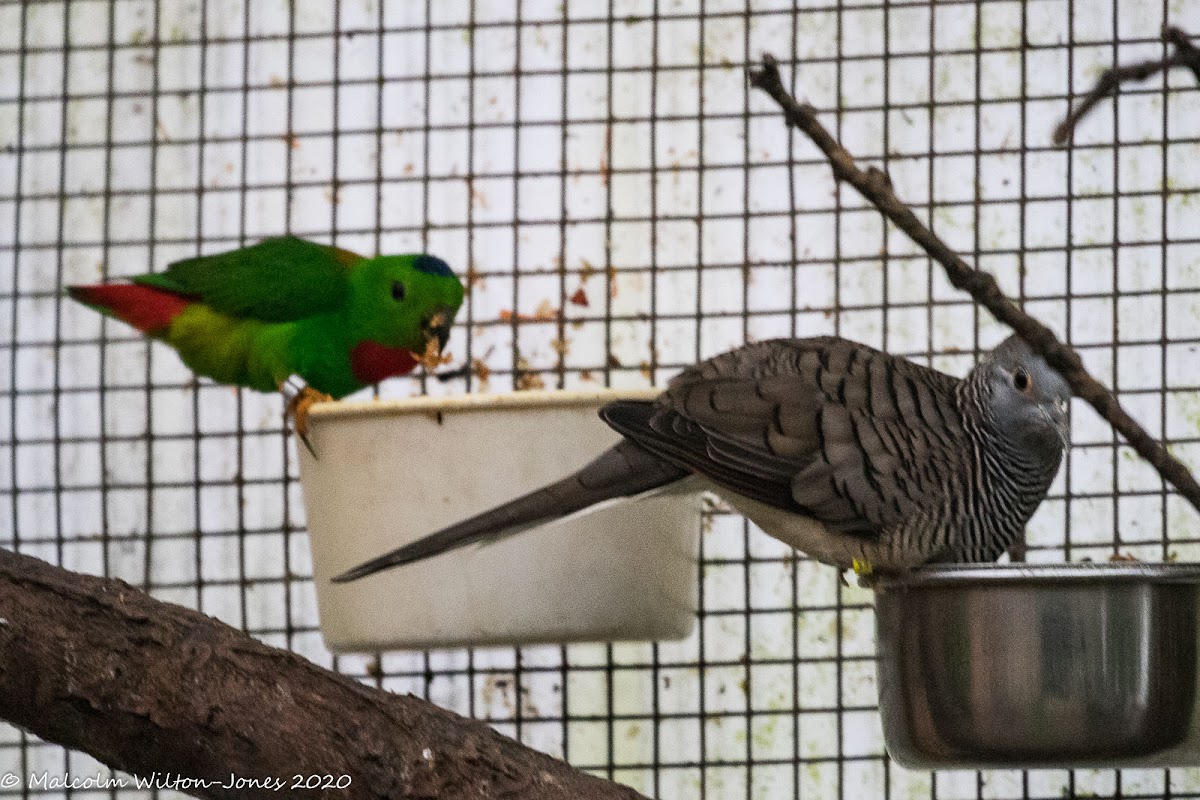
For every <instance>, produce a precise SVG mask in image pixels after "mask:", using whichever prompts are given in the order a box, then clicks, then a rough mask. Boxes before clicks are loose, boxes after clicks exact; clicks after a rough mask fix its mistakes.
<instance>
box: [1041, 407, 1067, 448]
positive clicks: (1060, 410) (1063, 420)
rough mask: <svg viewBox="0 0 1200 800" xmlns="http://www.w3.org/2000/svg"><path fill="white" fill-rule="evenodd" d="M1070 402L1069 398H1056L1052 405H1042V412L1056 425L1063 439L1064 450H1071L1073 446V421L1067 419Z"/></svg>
mask: <svg viewBox="0 0 1200 800" xmlns="http://www.w3.org/2000/svg"><path fill="white" fill-rule="evenodd" d="M1069 403H1070V401H1069V400H1055V401H1054V404H1053V405H1051V406H1050V407H1046V406H1042V413H1043V414H1045V415H1046V419H1048V420H1049V421H1050V424H1051V425H1053V426H1054V431H1055V433H1057V434H1058V438H1059V439H1060V440H1061V441H1062V446H1063V449H1064V450H1069V449H1070V447H1071V422H1070V420H1068V419H1067V409H1068V408H1069Z"/></svg>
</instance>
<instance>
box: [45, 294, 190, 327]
mask: <svg viewBox="0 0 1200 800" xmlns="http://www.w3.org/2000/svg"><path fill="white" fill-rule="evenodd" d="M67 290H68V291H69V292H70V293H71V297H74V298H75V299H76V300H78V301H80V302H81V303H87V304H88V305H90V306H95V307H96V308H99V309H102V310H104V311H106V312H108V313H109V314H112V315H113V316H114V317H116V318H117V319H119V320H121V321H122V322H127V323H129V324H130V325H132V326H133V327H135V328H137V329H138V330H139V331H142V332H143V333H150V334H155V333H162V332H163V331H165V330H166V329H167V328H169V327H170V325H171V320H173V319H175V317H177V316H179V314H180V313H181V312H182V311H183V310H184V309H185V308H187V307H188V306H190V305H191V304H192V302H193V300H191V299H190V298H188V297H184V296H183V295H178V294H174V293H172V292H165V291H163V290H162V289H155V288H153V287H150V286H141V285H139V284H136V283H107V284H99V285H96V286H69V287H67Z"/></svg>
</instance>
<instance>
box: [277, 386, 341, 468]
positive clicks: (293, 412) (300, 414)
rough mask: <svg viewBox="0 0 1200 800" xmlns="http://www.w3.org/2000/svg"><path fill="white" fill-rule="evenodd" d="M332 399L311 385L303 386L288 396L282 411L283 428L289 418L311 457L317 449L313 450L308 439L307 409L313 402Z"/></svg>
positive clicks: (315, 454)
mask: <svg viewBox="0 0 1200 800" xmlns="http://www.w3.org/2000/svg"><path fill="white" fill-rule="evenodd" d="M286 394H287V393H286V392H285V395H286ZM332 399H333V398H332V397H330V396H329V395H327V394H325V393H324V392H318V391H317V390H316V389H313V388H312V387H311V386H304V387H302V388H301V389H300V390H299V391H298V392H296V393H295V394H293V395H292V396H291V397H289V398H288V401H287V406H286V407H285V408H284V411H283V426H284V428H287V421H288V419H291V420H292V421H293V429H294V430H295V432H296V436H297V437H298V438H299V439H300V441H301V442H303V443H304V446H305V448H307V449H308V452H309V454H311V455H312V457H313V458H316V457H317V451H316V450H313V446H312V442H310V441H309V440H308V411H309V409H310V408H312V407H313V405H314V404H316V403H324V402H328V401H330V400H332Z"/></svg>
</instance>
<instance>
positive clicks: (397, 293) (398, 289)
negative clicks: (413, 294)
mask: <svg viewBox="0 0 1200 800" xmlns="http://www.w3.org/2000/svg"><path fill="white" fill-rule="evenodd" d="M404 294H405V292H404V284H403V283H401V282H400V281H393V282H392V299H393V300H395V301H396V302H397V303H399V302H401V301H402V300H404Z"/></svg>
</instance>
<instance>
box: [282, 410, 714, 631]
mask: <svg viewBox="0 0 1200 800" xmlns="http://www.w3.org/2000/svg"><path fill="white" fill-rule="evenodd" d="M656 394H657V392H655V391H634V392H628V391H625V392H617V391H596V392H517V393H512V394H494V395H489V394H482V395H465V396H459V397H451V398H431V397H419V398H412V399H408V400H397V401H384V402H378V401H376V402H371V401H368V402H362V403H321V404H318V405H316V406H313V407H312V410H311V413H310V415H309V440H310V441H311V442H312V446H313V449H314V450H315V451H316V453H317V456H318V457H317V459H313V458H312V456H311V455H309V453H308V452H307V451H306V450H305V448H303V447H300V448H297V449H298V451H299V452H300V480H301V484H302V486H303V489H304V501H305V506H306V509H307V517H308V533H309V539H310V543H311V546H312V557H313V579H314V581H315V583H316V589H317V606H318V610H319V613H320V625H321V633H322V635H323V637H324V639H325V644H326V646H328V647H329V649H330V650H332V651H334V652H363V651H376V650H387V649H410V648H422V649H423V648H428V647H441V646H454V645H483V644H527V643H535V642H572V641H614V640H666V639H679V638H683V637H685V636H687V635H688V633H689V632H690V631H691V629H692V625H693V624H694V621H695V609H696V591H697V572H696V562H695V553H696V548H697V544H698V537H699V529H700V524H699V509H700V503H699V496H698V494H697V493H696V492H695V491H692V492H688V493H663V494H659V495H656V496H652V497H647V498H643V499H640V500H636V501H626V502H622V503H618V504H614V505H610V506H608V507H604V508H601V509H599V510H597V511H594V512H591V513H585V514H583V515H579V516H576V517H574V518H571V519H567V520H565V521H562V522H556V523H551V524H548V525H545V526H542V527H540V528H537V529H535V530H531V531H527V532H525V533H522V534H520V535H517V536H513V537H510V538H507V539H504V540H501V541H499V542H495V543H490V544H485V545H481V546H470V547H466V548H463V549H461V550H458V551H454V552H452V553H447V554H444V555H441V556H437V557H434V558H431V559H428V560H426V561H422V562H418V563H415V564H409V565H406V566H403V567H398V568H395V569H391V570H387V571H385V572H381V573H377V574H376V575H372V576H370V577H367V578H363V579H361V580H359V581H355V582H353V583H348V584H334V583H331V582H330V578H331V577H332V576H334V575H337V574H339V573H341V572H343V571H345V570H347V569H349V568H351V567H353V566H356V565H357V564H360V563H362V562H363V561H366V560H368V559H370V558H374V557H375V556H378V555H381V554H383V553H385V552H387V551H389V550H392V549H394V548H396V547H398V546H400V545H402V544H404V543H406V542H410V541H413V540H415V539H417V538H420V537H422V536H425V535H426V534H429V533H432V532H434V531H436V530H438V529H439V528H442V527H444V526H445V525H448V524H450V523H452V522H456V521H458V520H460V519H463V518H465V517H468V516H471V515H473V514H476V513H478V512H480V511H484V510H486V509H488V508H490V507H492V506H494V505H497V504H499V503H502V502H504V501H506V500H510V499H512V498H513V497H515V496H517V495H519V494H523V493H525V492H528V491H530V490H532V489H535V488H537V487H539V486H541V485H543V484H546V483H549V482H550V481H553V480H556V479H558V478H560V477H562V476H563V475H565V474H567V473H568V472H570V471H573V470H575V469H578V468H579V467H582V466H583V465H584V464H586V463H587V462H588V461H590V460H591V459H592V458H594V457H595V456H597V455H598V454H599V453H600V452H602V451H603V450H604V449H605V448H607V447H610V446H611V445H613V444H614V443H616V441H617V440H618V438H619V437H618V434H617V433H616V432H615V431H613V430H612V429H611V428H609V427H608V426H607V425H606V424H605V423H604V422H603V421H602V420H600V419H599V418H598V416H597V410H598V409H599V408H600V407H601V406H602V405H604V404H605V403H608V402H611V401H612V400H616V399H619V398H633V399H650V398H652V397H654V396H655V395H656Z"/></svg>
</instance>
